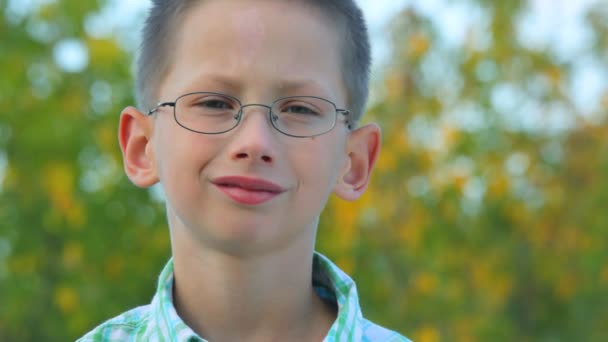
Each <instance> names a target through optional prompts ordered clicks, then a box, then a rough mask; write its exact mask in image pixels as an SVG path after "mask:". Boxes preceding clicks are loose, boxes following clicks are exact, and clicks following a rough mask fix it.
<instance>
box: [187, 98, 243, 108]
mask: <svg viewBox="0 0 608 342" xmlns="http://www.w3.org/2000/svg"><path fill="white" fill-rule="evenodd" d="M194 105H195V106H198V107H204V108H205V109H233V108H234V105H233V104H232V103H231V102H230V101H229V100H227V99H221V98H203V99H200V100H199V101H197V102H196V103H194Z"/></svg>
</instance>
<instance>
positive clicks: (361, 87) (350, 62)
mask: <svg viewBox="0 0 608 342" xmlns="http://www.w3.org/2000/svg"><path fill="white" fill-rule="evenodd" d="M200 1H203V0H152V7H151V8H150V10H149V12H148V16H147V18H146V21H145V24H144V27H143V30H142V40H141V47H140V51H139V55H138V58H137V75H136V79H137V81H136V82H137V100H138V104H139V106H140V109H143V110H144V111H146V112H147V111H148V110H149V109H151V108H152V107H154V106H155V105H156V102H157V101H159V99H158V98H157V96H158V94H157V92H158V88H159V87H158V84H160V82H161V81H162V79H163V78H164V77H165V76H166V73H167V72H168V70H169V67H170V64H171V57H172V56H171V55H170V54H171V51H173V49H172V46H171V44H172V43H173V42H174V41H175V37H174V35H175V33H176V32H178V31H179V25H180V22H182V19H183V17H184V15H185V13H186V12H187V11H188V10H189V9H191V8H192V7H194V6H195V5H197V4H199V3H200ZM285 1H287V0H285ZM292 1H293V0H292ZM298 1H304V2H305V3H307V4H310V5H313V6H315V7H316V8H318V9H320V10H321V11H322V12H323V13H324V14H325V15H327V16H328V17H330V18H332V22H335V23H336V28H337V29H338V31H339V32H340V33H341V34H342V38H343V40H342V43H343V45H342V46H337V47H336V48H337V49H340V50H341V55H342V75H343V81H344V84H345V87H346V90H347V96H348V99H347V101H348V106H349V109H350V111H351V112H352V113H353V118H352V119H353V122H355V123H356V122H358V121H359V119H360V118H361V116H363V112H364V110H365V105H366V103H367V98H368V92H369V77H370V76H369V74H370V65H371V51H370V50H371V48H370V43H369V36H368V32H367V25H366V23H365V19H364V18H363V13H362V11H361V9H360V8H359V6H357V4H356V3H355V2H354V1H353V0H298Z"/></svg>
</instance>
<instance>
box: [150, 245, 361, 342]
mask: <svg viewBox="0 0 608 342" xmlns="http://www.w3.org/2000/svg"><path fill="white" fill-rule="evenodd" d="M312 278H313V279H312V281H313V286H314V288H315V291H316V292H317V293H318V294H319V296H321V297H322V298H323V299H324V300H326V301H329V302H333V303H334V304H335V305H337V307H338V314H337V317H336V320H335V321H334V323H333V324H332V326H331V328H330V330H329V333H328V335H327V337H326V338H325V341H335V340H340V341H341V340H343V339H345V340H348V341H353V340H354V341H358V340H360V338H361V336H362V320H363V316H362V314H361V308H360V306H359V298H358V296H357V288H356V286H355V283H354V281H353V280H352V279H351V278H350V277H349V276H348V275H347V274H346V273H344V272H343V271H342V270H341V269H340V268H338V266H336V265H335V264H334V263H332V262H331V261H330V260H329V259H328V258H327V257H325V256H323V255H322V254H320V253H317V252H315V253H314V255H313V277H312ZM173 283H174V275H173V259H172V258H171V259H169V261H168V262H167V264H166V265H165V267H164V268H163V270H162V272H161V274H160V277H159V279H158V287H157V289H156V294H155V295H154V298H153V300H152V310H153V319H154V320H155V323H156V324H155V326H156V328H157V329H158V331H157V332H156V333H157V334H158V336H162V337H163V338H162V339H161V340H163V341H205V340H203V339H202V338H201V337H200V336H198V335H197V334H196V333H195V332H194V331H193V330H192V329H191V328H190V327H188V326H187V325H186V323H184V321H183V320H182V319H181V318H180V317H179V315H178V314H177V311H176V310H175V306H174V305H173Z"/></svg>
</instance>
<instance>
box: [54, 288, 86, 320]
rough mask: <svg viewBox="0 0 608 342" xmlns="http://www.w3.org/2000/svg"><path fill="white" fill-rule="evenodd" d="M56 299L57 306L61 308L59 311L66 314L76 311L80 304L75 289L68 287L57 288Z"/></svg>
mask: <svg viewBox="0 0 608 342" xmlns="http://www.w3.org/2000/svg"><path fill="white" fill-rule="evenodd" d="M54 299H55V304H56V305H57V306H58V307H59V310H61V312H63V313H66V314H69V313H73V312H74V311H76V309H77V308H78V305H79V303H80V298H79V297H78V293H76V291H75V290H74V289H73V288H71V287H67V286H60V287H58V288H56V289H55V296H54Z"/></svg>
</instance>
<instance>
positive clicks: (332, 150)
mask: <svg viewBox="0 0 608 342" xmlns="http://www.w3.org/2000/svg"><path fill="white" fill-rule="evenodd" d="M309 147H312V148H309V149H307V150H306V151H302V152H300V153H292V154H291V155H292V156H294V157H293V159H294V163H295V165H296V168H297V170H296V174H297V175H298V178H299V182H300V185H301V186H302V187H303V188H305V189H303V190H304V191H306V192H309V191H310V192H312V193H313V195H314V194H317V196H319V195H321V194H322V195H323V196H329V193H331V191H332V190H333V186H334V184H335V183H336V181H337V178H338V177H339V175H340V174H341V172H342V169H343V165H344V158H345V155H344V151H343V150H342V149H340V148H339V147H338V146H335V145H331V144H323V143H318V144H314V145H312V146H309ZM306 189H310V190H306Z"/></svg>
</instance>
